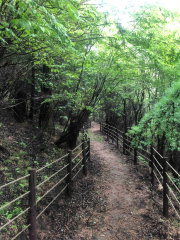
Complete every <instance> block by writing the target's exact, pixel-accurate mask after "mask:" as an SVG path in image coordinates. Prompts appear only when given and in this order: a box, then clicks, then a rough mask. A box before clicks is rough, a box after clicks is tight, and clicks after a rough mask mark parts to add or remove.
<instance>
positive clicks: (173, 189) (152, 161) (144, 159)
mask: <svg viewBox="0 0 180 240" xmlns="http://www.w3.org/2000/svg"><path fill="white" fill-rule="evenodd" d="M100 132H101V133H102V134H105V135H106V136H107V140H108V141H109V140H112V143H113V142H115V143H116V146H117V149H119V148H120V147H121V148H122V151H123V154H127V153H129V154H131V155H132V156H133V160H134V164H136V165H137V164H144V165H146V166H147V167H148V168H150V170H151V183H152V186H154V185H155V179H156V180H157V182H158V183H159V184H160V185H161V186H162V188H163V215H164V216H165V217H166V218H168V208H169V204H170V205H171V207H172V208H173V210H174V212H175V214H176V215H177V217H178V218H179V219H180V213H179V208H180V201H179V200H178V199H179V198H180V188H179V186H177V185H176V184H175V182H174V181H173V177H172V173H173V172H174V173H175V174H176V176H177V177H178V178H179V179H180V174H179V173H178V172H177V171H176V170H175V169H174V168H173V167H172V166H171V165H170V163H169V162H168V159H167V158H166V157H164V156H161V154H160V153H159V152H158V151H157V150H156V149H155V148H154V147H153V146H150V151H148V150H147V149H145V148H144V146H143V145H139V146H138V148H133V147H132V146H131V141H132V137H131V136H130V135H128V134H127V133H124V132H122V131H120V130H119V129H118V128H116V127H114V126H111V125H109V124H106V123H104V122H101V123H100ZM138 160H139V162H138Z"/></svg>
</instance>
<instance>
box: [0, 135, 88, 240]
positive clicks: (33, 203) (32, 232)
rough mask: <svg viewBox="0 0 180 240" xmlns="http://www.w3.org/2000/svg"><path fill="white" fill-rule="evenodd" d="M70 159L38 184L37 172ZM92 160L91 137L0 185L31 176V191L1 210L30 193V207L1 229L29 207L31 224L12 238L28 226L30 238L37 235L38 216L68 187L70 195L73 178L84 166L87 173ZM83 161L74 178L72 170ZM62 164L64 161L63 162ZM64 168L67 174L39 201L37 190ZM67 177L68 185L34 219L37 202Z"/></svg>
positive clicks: (0, 208)
mask: <svg viewBox="0 0 180 240" xmlns="http://www.w3.org/2000/svg"><path fill="white" fill-rule="evenodd" d="M81 146H82V150H81V151H80V152H79V153H78V154H77V155H76V156H75V158H74V159H72V154H73V151H75V150H77V149H78V148H79V147H81ZM81 154H82V155H83V158H81V159H80V161H78V162H77V163H76V164H75V166H74V167H73V168H72V164H73V161H75V159H77V157H79V156H80V155H81ZM66 157H67V160H68V163H67V164H66V165H65V166H63V167H62V168H61V169H59V170H56V172H55V173H53V174H52V175H51V176H49V177H47V178H46V179H45V180H44V181H42V182H41V183H39V184H38V185H37V186H36V181H37V179H36V173H39V172H41V171H43V170H44V169H46V168H48V167H49V166H51V165H52V164H55V163H57V162H59V161H60V160H62V159H63V158H66ZM88 160H90V139H87V140H86V141H84V140H83V141H82V143H81V144H79V145H78V146H77V147H76V148H74V149H73V150H72V151H70V150H69V151H68V154H65V155H64V156H62V157H60V158H58V159H56V160H54V161H53V162H51V163H49V164H46V165H45V166H43V167H41V168H39V169H37V170H36V169H31V170H29V173H30V174H28V175H26V176H23V177H21V178H18V179H16V180H14V181H11V182H9V183H6V184H4V185H2V186H1V187H0V189H2V188H4V187H7V186H9V185H11V184H13V183H16V182H18V181H20V180H23V179H25V178H27V177H29V189H30V190H29V191H28V192H26V193H24V194H22V195H21V196H18V197H17V198H16V199H13V200H12V201H11V202H8V203H5V204H4V205H3V206H1V207H0V210H2V209H5V208H7V207H9V206H10V205H11V204H13V203H15V202H16V201H18V200H19V199H21V198H23V197H25V196H27V195H28V194H29V207H28V208H27V209H25V210H24V211H22V212H21V213H20V214H18V215H17V216H16V217H14V218H13V219H11V220H8V222H7V223H6V224H4V225H3V226H1V227H0V230H1V229H3V228H5V227H7V226H8V225H10V224H11V223H12V222H13V221H15V220H16V219H17V218H19V217H20V216H21V215H22V214H24V213H26V212H27V211H28V210H29V209H31V211H30V212H29V214H30V215H29V221H30V224H29V225H28V226H26V228H24V229H22V231H20V232H19V233H17V234H16V236H14V237H13V238H12V239H11V240H13V239H16V238H17V237H18V236H19V235H20V234H22V233H23V232H24V231H25V230H26V229H27V228H28V227H30V228H29V233H30V239H31V237H32V236H35V235H37V233H36V227H35V226H34V221H36V219H37V218H38V217H40V216H41V215H42V214H43V213H44V211H45V210H46V209H47V208H48V207H49V206H50V205H51V204H52V203H53V202H54V201H55V200H56V199H57V198H58V197H59V196H60V194H61V193H62V192H63V191H64V190H65V189H66V188H68V190H67V194H68V196H70V192H71V188H72V180H73V179H74V178H75V177H76V176H77V175H78V174H79V172H80V171H81V169H82V168H83V173H84V175H87V165H86V162H87V161H88ZM81 162H83V165H82V166H81V168H80V169H79V170H78V172H77V173H76V174H75V176H74V177H73V178H72V171H73V170H74V169H75V168H77V166H78V165H79V164H81ZM61 164H62V162H61ZM64 169H67V174H65V175H64V176H63V177H62V178H61V179H60V180H59V181H58V182H57V183H56V184H54V185H53V186H52V187H51V188H50V189H48V190H47V191H46V192H45V193H44V194H43V195H42V196H41V197H38V199H37V201H36V197H35V196H36V190H37V189H39V188H40V187H41V186H42V185H44V184H45V183H46V182H48V181H50V180H51V179H52V178H53V177H55V176H56V175H57V174H59V173H60V172H62V171H63V170H64ZM64 179H66V186H65V187H64V188H63V189H62V190H61V192H60V193H58V194H57V195H56V197H54V198H53V200H52V201H51V202H50V203H49V204H48V205H47V206H46V207H45V208H44V209H43V210H42V212H41V213H39V215H38V216H37V217H36V218H35V219H34V217H35V216H36V205H37V203H39V202H40V201H41V200H42V199H43V198H44V197H45V196H46V195H47V194H49V193H50V192H51V191H52V190H54V189H55V188H56V187H57V186H58V185H59V184H61V183H62V182H63V180H64Z"/></svg>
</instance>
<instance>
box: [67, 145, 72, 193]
mask: <svg viewBox="0 0 180 240" xmlns="http://www.w3.org/2000/svg"><path fill="white" fill-rule="evenodd" d="M68 163H69V165H68V166H67V173H69V175H68V176H67V183H68V187H67V195H68V197H71V195H72V151H71V150H68Z"/></svg>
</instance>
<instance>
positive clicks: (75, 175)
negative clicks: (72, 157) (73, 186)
mask: <svg viewBox="0 0 180 240" xmlns="http://www.w3.org/2000/svg"><path fill="white" fill-rule="evenodd" d="M83 166H84V165H83ZM83 166H82V167H81V168H80V169H79V170H78V172H77V173H76V174H75V175H74V177H73V178H72V180H73V179H74V178H75V177H76V176H77V175H78V173H79V172H80V171H81V170H82V168H83Z"/></svg>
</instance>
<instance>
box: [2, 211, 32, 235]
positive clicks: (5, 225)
mask: <svg viewBox="0 0 180 240" xmlns="http://www.w3.org/2000/svg"><path fill="white" fill-rule="evenodd" d="M29 209H30V207H28V208H26V210H24V211H22V212H21V213H20V214H18V215H17V216H16V217H14V218H13V219H11V220H10V221H9V222H7V223H6V224H4V225H3V226H2V227H0V231H1V230H2V229H3V228H5V227H7V226H8V225H9V224H10V223H12V222H13V221H14V220H16V219H17V218H19V217H20V216H21V215H23V214H24V213H25V212H27V211H28V210H29Z"/></svg>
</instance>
